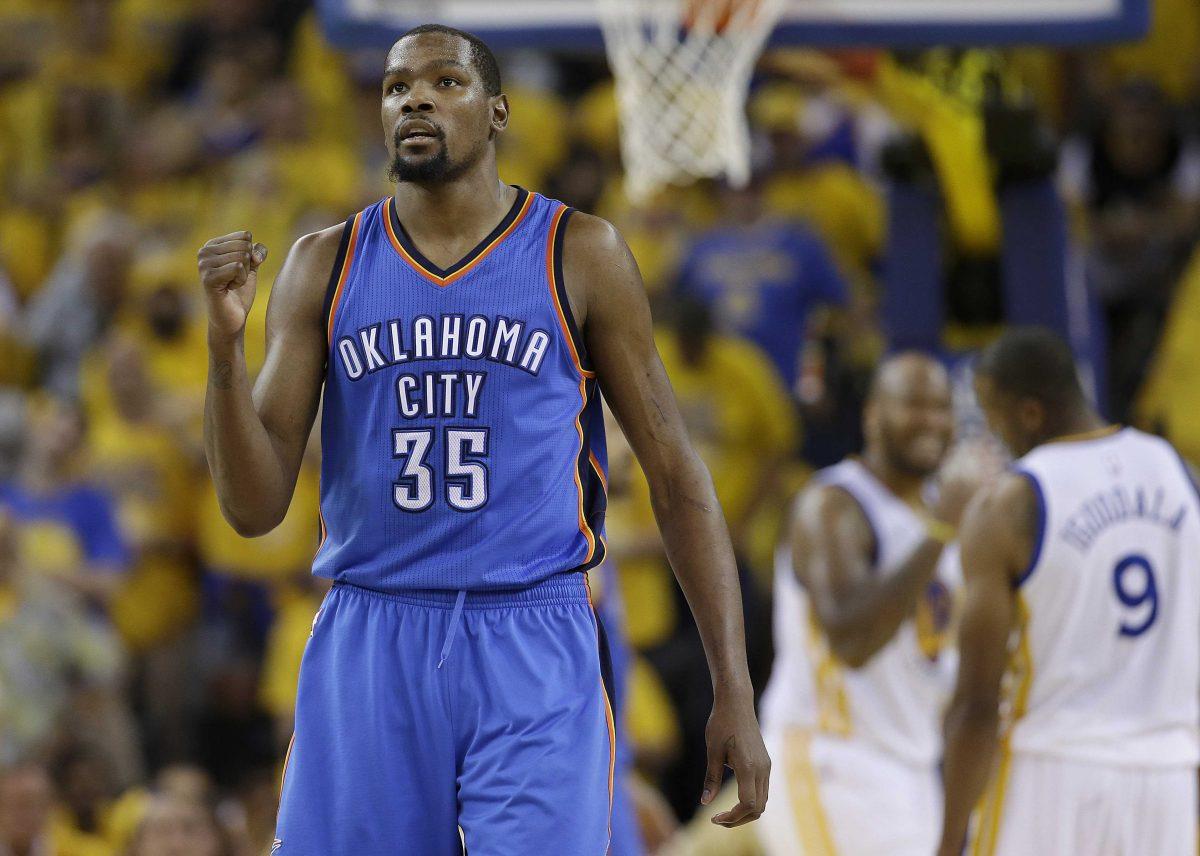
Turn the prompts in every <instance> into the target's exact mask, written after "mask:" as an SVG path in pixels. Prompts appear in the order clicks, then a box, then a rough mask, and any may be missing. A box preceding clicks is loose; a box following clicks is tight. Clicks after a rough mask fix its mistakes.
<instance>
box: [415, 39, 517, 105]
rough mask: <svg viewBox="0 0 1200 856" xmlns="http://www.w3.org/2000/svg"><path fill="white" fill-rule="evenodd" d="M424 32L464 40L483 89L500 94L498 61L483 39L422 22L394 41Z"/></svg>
mask: <svg viewBox="0 0 1200 856" xmlns="http://www.w3.org/2000/svg"><path fill="white" fill-rule="evenodd" d="M426 33H440V34H442V35H444V36H454V37H455V38H459V39H462V40H463V41H465V42H466V43H467V44H468V45H469V46H470V48H471V64H472V65H473V66H475V71H477V72H478V73H479V77H480V78H481V79H482V80H483V89H484V91H485V92H487V94H488V95H489V96H495V95H499V94H500V63H498V62H496V55H495V54H494V53H492V49H491V48H489V47H488V46H487V45H486V44H485V43H484V41H483V39H481V38H479V36H476V35H473V34H471V33H468V32H466V31H465V30H459V29H455V28H454V27H447V26H446V25H445V24H422V25H421V26H419V27H413V28H412V29H411V30H409V31H408V32H407V33H405V34H404V35H402V36H401V37H400V38H398V39H396V41H398V42H401V41H404V40H405V39H407V38H408V37H409V36H423V35H425V34H426Z"/></svg>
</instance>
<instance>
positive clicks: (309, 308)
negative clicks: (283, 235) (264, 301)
mask: <svg viewBox="0 0 1200 856" xmlns="http://www.w3.org/2000/svg"><path fill="white" fill-rule="evenodd" d="M347 222H348V221H342V222H341V223H337V224H335V225H333V226H329V227H327V228H324V229H319V230H317V231H314V232H308V233H306V234H304V235H301V236H300V237H299V238H297V239H296V240H295V241H294V242H293V243H292V246H291V249H290V250H289V251H288V255H287V259H286V260H285V261H284V263H283V266H282V268H281V269H280V270H279V271H278V273H277V274H276V276H275V278H274V284H273V286H272V288H271V302H270V305H269V307H268V317H270V316H271V315H272V314H273V315H274V316H275V317H276V318H277V319H280V318H283V317H285V316H289V317H290V316H292V315H293V314H294V313H298V317H300V318H310V317H311V318H312V319H318V318H319V317H321V316H322V313H323V307H324V304H325V300H326V295H327V293H328V291H329V280H330V277H331V275H332V271H333V269H334V267H335V266H336V265H337V263H338V260H339V259H340V258H343V257H344V255H345V252H346V240H345V238H346V237H347V236H346V235H345V232H346V223H347ZM268 263H269V262H268ZM272 307H273V308H274V312H273V313H272Z"/></svg>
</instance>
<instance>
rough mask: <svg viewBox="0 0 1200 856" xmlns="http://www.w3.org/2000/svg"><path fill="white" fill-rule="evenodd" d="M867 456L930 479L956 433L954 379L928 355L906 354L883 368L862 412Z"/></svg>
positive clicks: (891, 359) (874, 382) (877, 370)
mask: <svg viewBox="0 0 1200 856" xmlns="http://www.w3.org/2000/svg"><path fill="white" fill-rule="evenodd" d="M863 423H864V424H863V429H864V435H865V436H866V442H867V454H868V455H869V456H872V457H875V458H877V459H879V460H881V461H882V462H884V463H886V464H887V466H889V467H891V468H893V469H896V470H898V471H901V472H904V473H908V474H911V475H918V476H927V475H932V474H933V473H934V471H936V470H937V468H938V466H939V464H941V461H942V458H943V457H944V456H945V454H946V449H947V448H949V446H950V440H951V438H952V437H953V433H954V418H953V414H952V410H951V398H950V378H949V375H947V373H946V369H945V367H943V366H942V364H941V363H940V362H938V361H937V360H935V359H933V358H932V357H930V356H928V355H927V354H922V353H918V352H915V351H905V352H903V353H900V354H896V355H895V356H892V357H889V358H888V359H886V360H884V361H883V362H882V363H880V364H879V367H878V368H877V369H876V370H875V375H874V377H872V379H871V387H870V390H869V392H868V394H867V404H866V408H865V410H864V412H863Z"/></svg>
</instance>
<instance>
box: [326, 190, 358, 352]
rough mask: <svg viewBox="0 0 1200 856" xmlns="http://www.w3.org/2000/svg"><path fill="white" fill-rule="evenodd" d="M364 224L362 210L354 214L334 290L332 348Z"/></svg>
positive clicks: (328, 337) (329, 326) (328, 331)
mask: <svg viewBox="0 0 1200 856" xmlns="http://www.w3.org/2000/svg"><path fill="white" fill-rule="evenodd" d="M361 225H362V212H361V211H359V212H358V213H357V214H355V215H354V226H353V227H351V229H350V243H349V244H347V245H346V257H345V258H344V259H342V271H341V273H339V274H338V283H337V288H336V289H334V292H333V300H332V301H331V302H330V304H329V318H328V319H327V321H326V323H327V327H326V331H325V338H326V340H327V343H328V345H329V347H330V348H332V347H333V322H334V320H335V319H336V318H337V311H338V305H339V304H340V303H341V302H342V291H343V290H344V289H345V288H346V280H347V279H349V277H350V264H351V262H353V260H354V251H355V249H356V248H357V247H358V232H359V227H360V226H361Z"/></svg>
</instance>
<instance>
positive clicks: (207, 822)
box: [128, 793, 233, 856]
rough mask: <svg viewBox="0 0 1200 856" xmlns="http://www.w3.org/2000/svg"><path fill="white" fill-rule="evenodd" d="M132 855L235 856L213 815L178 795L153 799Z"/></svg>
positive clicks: (143, 820) (134, 840) (203, 806)
mask: <svg viewBox="0 0 1200 856" xmlns="http://www.w3.org/2000/svg"><path fill="white" fill-rule="evenodd" d="M128 856H233V850H232V848H231V847H230V846H229V843H228V841H227V840H226V838H225V835H224V833H223V832H222V830H221V827H220V826H219V825H218V823H217V820H216V817H215V816H214V815H213V812H212V811H211V810H210V809H208V808H207V807H206V806H205V805H204V803H202V802H200V801H198V800H194V799H188V798H187V797H184V796H180V795H177V794H171V793H164V794H160V795H157V796H155V797H153V798H152V799H151V800H150V804H149V806H148V807H147V809H146V814H145V817H144V818H143V819H142V822H141V824H140V825H139V826H138V830H137V832H136V833H135V835H134V839H133V844H132V846H131V847H130V848H129V854H128Z"/></svg>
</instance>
